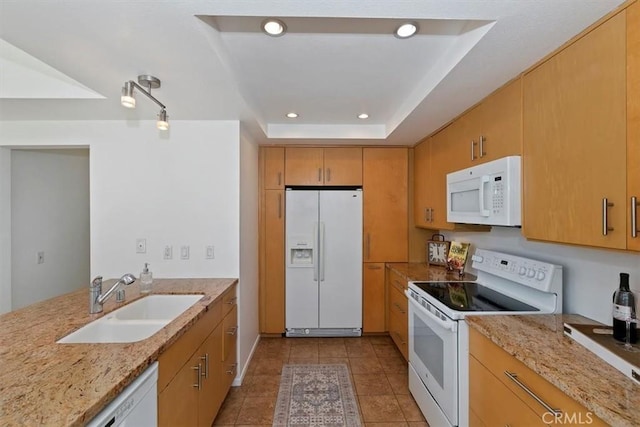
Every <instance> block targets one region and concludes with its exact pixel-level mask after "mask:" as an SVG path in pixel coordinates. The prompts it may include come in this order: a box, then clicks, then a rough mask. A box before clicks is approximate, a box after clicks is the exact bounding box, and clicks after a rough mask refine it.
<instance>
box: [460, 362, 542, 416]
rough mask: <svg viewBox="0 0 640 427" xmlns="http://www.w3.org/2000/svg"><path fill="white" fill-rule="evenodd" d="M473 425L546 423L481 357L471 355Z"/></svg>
mask: <svg viewBox="0 0 640 427" xmlns="http://www.w3.org/2000/svg"><path fill="white" fill-rule="evenodd" d="M469 409H470V411H469V412H470V413H473V415H474V416H473V417H471V416H470V417H469V425H470V427H477V426H483V425H487V426H507V425H508V426H512V427H517V426H526V427H529V426H544V425H546V424H545V423H544V422H542V418H541V417H540V416H538V414H536V413H535V412H534V411H532V410H531V408H529V407H528V406H527V405H526V404H525V403H524V402H522V400H520V399H519V398H518V397H517V396H516V395H515V394H513V393H512V392H511V390H509V389H508V388H507V387H506V386H505V385H504V384H502V383H501V382H500V381H499V380H498V379H497V378H496V377H495V376H494V375H493V374H492V373H491V372H489V370H488V369H487V368H485V367H484V366H483V365H482V364H481V363H480V362H478V360H477V359H476V358H475V357H473V356H470V357H469Z"/></svg>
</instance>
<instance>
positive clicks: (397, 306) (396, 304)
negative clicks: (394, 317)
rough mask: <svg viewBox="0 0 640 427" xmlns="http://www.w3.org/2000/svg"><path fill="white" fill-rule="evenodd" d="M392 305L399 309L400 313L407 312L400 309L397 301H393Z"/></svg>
mask: <svg viewBox="0 0 640 427" xmlns="http://www.w3.org/2000/svg"><path fill="white" fill-rule="evenodd" d="M393 305H394V306H395V307H396V308H397V309H398V311H399V312H400V313H402V314H406V313H407V312H406V311H404V310H403V309H402V307H400V304H398V303H397V302H394V303H393Z"/></svg>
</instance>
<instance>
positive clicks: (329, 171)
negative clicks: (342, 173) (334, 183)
mask: <svg viewBox="0 0 640 427" xmlns="http://www.w3.org/2000/svg"><path fill="white" fill-rule="evenodd" d="M327 182H331V168H327Z"/></svg>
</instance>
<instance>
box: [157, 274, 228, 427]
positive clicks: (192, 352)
mask: <svg viewBox="0 0 640 427" xmlns="http://www.w3.org/2000/svg"><path fill="white" fill-rule="evenodd" d="M235 293H236V289H235V286H234V287H233V288H231V289H229V290H228V291H227V292H226V293H225V294H224V295H223V296H222V297H221V298H220V300H219V301H218V302H216V303H214V304H213V305H212V306H211V307H210V309H209V310H208V311H207V313H206V314H205V315H204V317H202V318H201V319H200V320H199V321H198V322H197V323H196V324H195V325H193V326H192V327H191V328H190V329H189V330H188V331H187V332H186V333H185V334H184V335H183V336H182V337H180V339H178V341H176V342H175V343H174V344H173V345H172V346H171V347H169V348H168V349H167V350H166V351H165V352H164V353H162V354H161V355H160V357H159V363H160V366H159V370H160V372H159V374H158V425H159V426H167V427H172V426H185V427H189V426H207V427H208V426H211V424H212V423H213V420H214V419H215V417H216V415H217V413H218V410H219V409H220V406H221V405H222V402H223V401H224V399H225V397H226V395H227V392H228V391H229V387H230V386H231V383H232V382H233V379H234V378H235V375H236V367H237V361H236V339H237V324H238V322H237V304H236V297H235V295H236V294H235ZM229 371H231V373H229Z"/></svg>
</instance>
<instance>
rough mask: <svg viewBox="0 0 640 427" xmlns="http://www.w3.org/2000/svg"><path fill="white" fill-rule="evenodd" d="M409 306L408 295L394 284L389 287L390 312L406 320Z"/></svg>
mask: <svg viewBox="0 0 640 427" xmlns="http://www.w3.org/2000/svg"><path fill="white" fill-rule="evenodd" d="M408 306H409V302H408V300H407V296H406V295H405V294H403V293H402V291H399V290H398V289H396V288H395V287H394V286H393V285H392V286H391V289H389V313H394V314H395V315H397V316H398V317H401V318H404V319H405V321H406V320H407V316H408V315H407V313H408V312H409V307H408Z"/></svg>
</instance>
